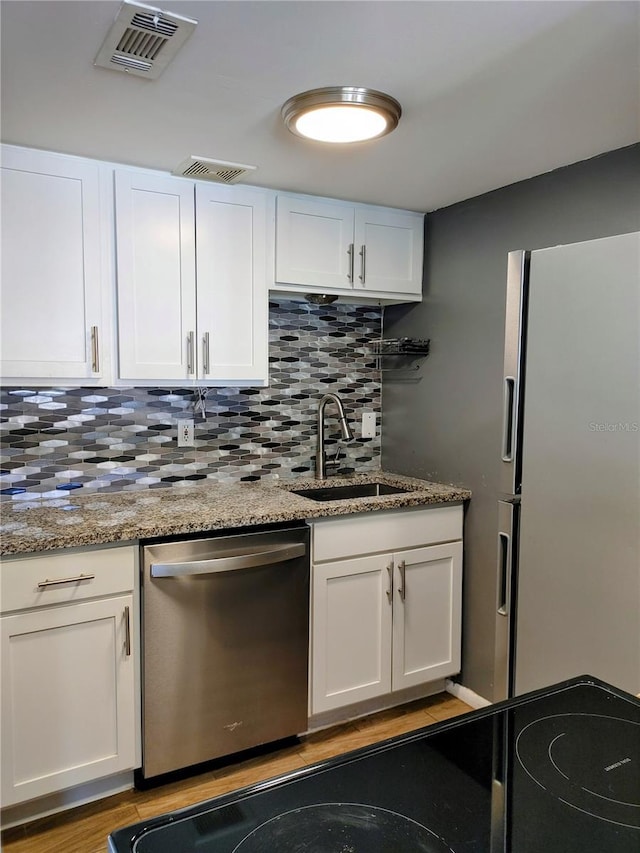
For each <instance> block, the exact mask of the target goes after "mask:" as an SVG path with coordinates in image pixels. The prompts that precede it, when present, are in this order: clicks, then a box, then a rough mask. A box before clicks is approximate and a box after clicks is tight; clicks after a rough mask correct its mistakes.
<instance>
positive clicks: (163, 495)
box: [0, 472, 471, 555]
mask: <svg viewBox="0 0 640 853" xmlns="http://www.w3.org/2000/svg"><path fill="white" fill-rule="evenodd" d="M370 482H384V483H388V484H389V485H397V486H400V487H403V488H406V489H409V491H407V492H403V493H399V494H393V495H384V496H381V497H366V498H351V499H347V500H337V501H331V502H317V501H314V500H310V499H309V498H304V497H300V496H299V495H295V494H292V493H291V490H292V489H304V488H314V487H317V486H320V485H322V486H328V485H335V486H338V485H347V484H351V483H370ZM470 497H471V492H469V491H467V490H466V489H462V488H458V487H456V486H446V485H443V484H440V483H430V482H428V481H426V480H417V479H414V478H411V477H404V476H400V475H397V474H387V473H382V472H377V473H376V472H374V473H371V474H364V475H358V476H355V477H348V478H346V477H330V478H329V479H328V480H325V481H323V482H320V481H318V480H295V481H292V480H288V481H272V482H262V483H241V484H238V485H229V484H211V485H208V484H207V485H198V486H193V487H188V488H176V487H174V488H168V489H157V490H145V491H133V492H119V493H109V494H105V495H101V494H99V493H93V494H91V495H83V496H82V497H76V496H75V495H74V496H73V497H72V498H70V499H69V501H68V504H67V505H66V506H62V507H60V506H57V507H54V506H52V505H51V502H50V501H46V500H42V501H40V502H38V503H33V504H27V503H18V502H16V503H9V502H5V503H3V504H2V507H1V512H2V516H1V521H0V533H1V535H2V540H1V545H0V553H1V554H3V555H10V554H26V553H30V552H35V551H48V550H52V549H55V548H71V547H75V546H79V545H98V544H104V543H109V542H126V541H133V540H137V539H146V538H149V537H153V536H173V535H176V534H188V533H200V532H203V531H207V530H221V529H223V528H229V527H243V526H248V525H256V524H269V523H274V522H281V521H292V520H298V519H305V518H323V517H327V516H335V515H348V514H350V513H358V512H373V511H376V510H384V509H396V508H398V507H410V506H428V505H432V504H442V503H459V502H461V501H464V500H467V499H468V498H470Z"/></svg>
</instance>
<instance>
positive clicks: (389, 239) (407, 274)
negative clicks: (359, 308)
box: [274, 195, 424, 302]
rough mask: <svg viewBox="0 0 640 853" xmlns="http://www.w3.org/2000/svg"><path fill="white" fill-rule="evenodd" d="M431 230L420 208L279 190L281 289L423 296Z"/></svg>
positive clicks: (392, 298)
mask: <svg viewBox="0 0 640 853" xmlns="http://www.w3.org/2000/svg"><path fill="white" fill-rule="evenodd" d="M423 229H424V217H423V215H422V214H418V213H411V212H404V211H399V210H394V209H390V208H383V207H372V206H370V205H353V204H347V203H345V202H339V201H332V200H330V199H315V198H310V197H305V196H291V195H278V197H277V208H276V271H275V280H276V284H275V287H274V289H275V290H281V291H284V292H296V291H298V292H304V293H313V292H316V293H331V294H336V295H339V296H344V297H347V298H348V297H353V298H354V299H356V300H365V299H372V300H376V299H377V300H379V301H381V302H411V301H419V300H420V299H421V298H422V257H423V242H424V233H423Z"/></svg>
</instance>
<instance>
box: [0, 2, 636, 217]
mask: <svg viewBox="0 0 640 853" xmlns="http://www.w3.org/2000/svg"><path fill="white" fill-rule="evenodd" d="M149 5H157V6H160V5H162V8H163V9H165V10H167V11H173V12H176V13H178V14H182V15H186V16H189V17H193V18H195V19H196V20H197V21H198V26H197V28H196V30H195V32H194V34H193V36H192V37H191V38H190V39H189V41H187V43H186V45H185V46H184V48H183V49H182V50H181V52H180V53H179V54H178V55H177V56H176V58H175V59H174V60H173V62H172V63H171V64H170V65H169V67H168V68H167V70H166V71H165V72H164V73H163V74H162V76H161V77H160V78H158V79H157V80H155V81H152V80H143V79H140V78H137V77H132V76H128V75H126V74H122V73H119V72H115V71H110V70H107V69H103V68H95V67H94V66H93V60H94V58H95V56H96V53H97V52H98V49H99V47H100V45H101V44H102V41H103V39H104V38H105V36H106V34H107V31H108V30H109V28H110V26H111V23H112V21H113V19H114V17H115V15H116V13H117V11H118V9H119V6H120V3H119V2H118V0H114V2H111V0H77V2H59V0H40V2H31V0H2V3H1V6H0V14H1V24H2V100H1V109H2V125H1V128H2V140H3V141H4V142H11V143H15V144H20V145H27V146H33V147H37V148H45V149H50V150H54V151H62V152H66V153H72V154H80V155H86V156H89V157H97V158H99V159H104V160H112V161H116V162H121V163H129V164H132V165H138V166H147V167H152V168H157V169H163V170H167V171H171V169H173V168H175V167H176V166H177V165H178V164H179V163H180V162H181V161H182V160H183V159H185V158H186V157H188V156H189V155H191V154H197V155H200V156H204V157H212V158H216V159H222V160H231V161H234V162H240V163H250V164H253V165H256V166H258V171H257V172H255V173H253V174H252V175H251V183H254V184H258V185H263V186H269V187H277V188H280V189H288V190H294V191H298V192H308V193H313V194H316V195H323V196H333V197H339V198H347V199H353V200H358V201H367V202H374V203H379V204H388V205H391V206H394V207H402V208H407V209H413V210H420V211H427V210H433V209H435V208H438V207H442V206H444V205H448V204H451V203H453V202H456V201H459V200H461V199H465V198H470V197H472V196H475V195H478V194H480V193H483V192H486V191H487V190H491V189H495V188H497V187H500V186H505V185H507V184H510V183H513V182H514V181H518V180H521V179H523V178H528V177H531V176H532V175H536V174H540V173H542V172H545V171H549V170H550V169H554V168H557V167H558V166H563V165H567V164H569V163H574V162H577V161H579V160H584V159H587V158H589V157H592V156H594V155H596V154H600V153H602V152H604V151H610V150H613V149H615V148H621V147H623V146H625V145H630V144H632V143H634V142H636V141H638V139H640V95H639V81H640V47H639V44H640V3H637V2H608V0H605V2H577V1H576V0H571V1H570V2H552V0H536V2H519V1H518V2H504V0H502V2H501V1H500V0H498V2H493V0H487V2H466V0H448V2H447V0H441V2H432V0H412V2H405V0H390V2H389V1H388V0H350V2H342V0H302V2H300V0H285V2H280V1H279V0H257V2H254V1H253V0H229V1H228V2H218V0H200V2H191V0H166V2H163V3H162V4H160V3H154V2H153V0H149ZM328 85H350V86H367V87H370V88H374V89H381V90H382V91H385V92H388V93H389V94H391V95H393V96H394V97H395V98H397V99H398V100H399V101H400V102H401V104H402V106H403V111H404V113H403V117H402V119H401V122H400V125H399V127H398V129H397V130H396V131H395V132H394V133H393V134H391V135H390V136H388V137H385V138H383V139H380V140H378V141H375V142H369V143H359V144H355V145H351V146H346V147H343V148H333V147H330V146H326V145H323V144H320V143H311V142H308V141H304V140H301V139H299V138H298V137H296V136H293V135H292V134H290V133H289V132H288V131H287V130H286V129H285V128H284V127H283V125H282V123H281V121H280V107H281V105H282V104H283V102H284V101H285V100H286V99H287V98H288V97H290V96H291V95H293V94H295V93H296V92H301V91H304V90H306V89H311V88H315V87H320V86H328Z"/></svg>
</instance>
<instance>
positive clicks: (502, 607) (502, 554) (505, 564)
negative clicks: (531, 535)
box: [498, 532, 511, 616]
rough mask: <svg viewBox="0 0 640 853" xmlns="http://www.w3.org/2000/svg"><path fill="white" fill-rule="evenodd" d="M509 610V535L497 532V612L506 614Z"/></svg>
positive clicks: (502, 614) (501, 614)
mask: <svg viewBox="0 0 640 853" xmlns="http://www.w3.org/2000/svg"><path fill="white" fill-rule="evenodd" d="M510 610H511V535H510V534H509V533H504V532H501V533H498V613H499V615H500V616H508V615H509V611H510Z"/></svg>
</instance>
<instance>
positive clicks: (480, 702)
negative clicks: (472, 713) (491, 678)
mask: <svg viewBox="0 0 640 853" xmlns="http://www.w3.org/2000/svg"><path fill="white" fill-rule="evenodd" d="M445 690H446V691H447V693H451V695H452V696H455V697H456V699H460V701H461V702H466V703H467V705H471V707H472V708H486V707H487V705H491V704H492V703H491V702H489V700H488V699H485V698H484V697H482V696H479V695H478V694H477V693H474V692H473V690H469V688H468V687H463V686H462V684H458V682H457V681H450V680H449V679H447V680H446V682H445Z"/></svg>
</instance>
